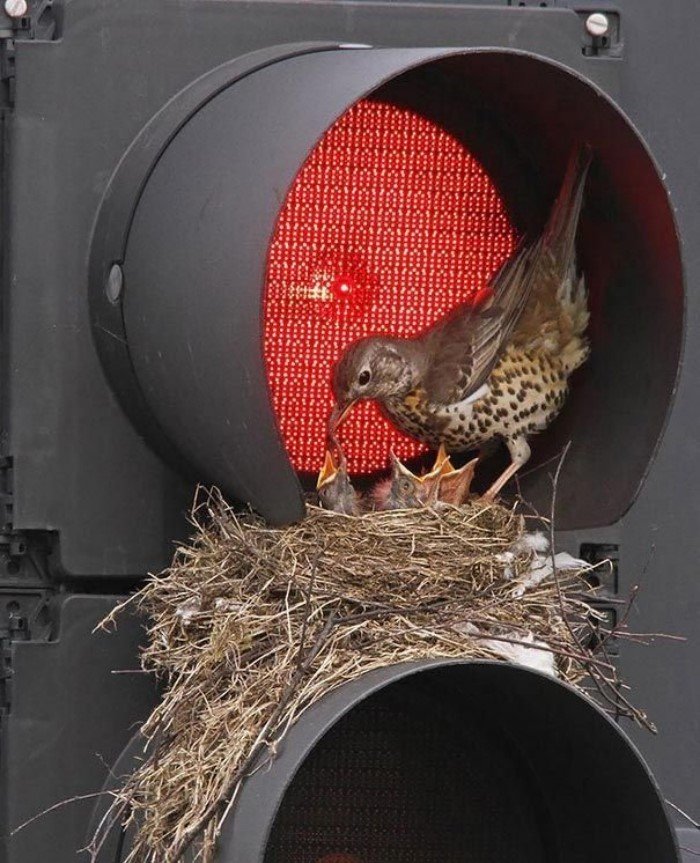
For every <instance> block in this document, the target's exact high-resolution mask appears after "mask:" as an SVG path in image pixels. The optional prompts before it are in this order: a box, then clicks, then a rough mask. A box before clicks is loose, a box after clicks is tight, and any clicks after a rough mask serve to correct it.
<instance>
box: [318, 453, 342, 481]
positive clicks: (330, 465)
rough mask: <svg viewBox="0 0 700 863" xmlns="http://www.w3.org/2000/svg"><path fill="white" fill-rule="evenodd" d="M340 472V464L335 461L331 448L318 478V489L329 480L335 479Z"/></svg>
mask: <svg viewBox="0 0 700 863" xmlns="http://www.w3.org/2000/svg"><path fill="white" fill-rule="evenodd" d="M337 473H338V466H337V465H336V463H335V462H334V461H333V454H332V453H331V451H330V450H326V457H325V459H324V460H323V465H322V466H321V470H320V471H319V472H318V479H317V480H316V489H319V488H321V486H322V485H325V484H326V483H327V482H330V481H331V480H333V479H335V477H336V475H337Z"/></svg>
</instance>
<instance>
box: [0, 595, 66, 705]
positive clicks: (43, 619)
mask: <svg viewBox="0 0 700 863" xmlns="http://www.w3.org/2000/svg"><path fill="white" fill-rule="evenodd" d="M54 595H55V591H53V590H50V589H46V588H44V589H42V588H28V589H17V588H12V587H0V717H2V716H3V715H7V714H8V713H10V712H11V709H12V674H13V669H12V657H13V652H14V645H15V644H16V643H17V642H18V641H34V642H36V641H41V642H49V641H51V640H52V639H54V638H56V635H57V628H58V621H57V619H56V610H57V609H56V606H55V604H54V603H53V602H52V598H53V597H54Z"/></svg>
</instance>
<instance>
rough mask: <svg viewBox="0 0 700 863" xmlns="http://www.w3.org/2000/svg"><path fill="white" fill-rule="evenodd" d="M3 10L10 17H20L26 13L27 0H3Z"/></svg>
mask: <svg viewBox="0 0 700 863" xmlns="http://www.w3.org/2000/svg"><path fill="white" fill-rule="evenodd" d="M5 12H7V14H8V15H9V16H10V18H21V17H22V16H23V15H26V14H27V0H5Z"/></svg>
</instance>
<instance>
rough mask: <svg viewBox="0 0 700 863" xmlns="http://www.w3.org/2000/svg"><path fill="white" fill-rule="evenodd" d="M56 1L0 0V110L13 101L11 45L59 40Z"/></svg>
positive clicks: (13, 49)
mask: <svg viewBox="0 0 700 863" xmlns="http://www.w3.org/2000/svg"><path fill="white" fill-rule="evenodd" d="M58 5H59V4H58V2H57V0H5V2H3V0H0V84H1V85H2V86H1V87H0V110H3V109H4V110H7V109H11V108H12V106H13V105H14V102H15V44H16V43H17V42H20V41H24V40H28V39H40V40H42V41H45V42H51V41H53V40H54V39H58V38H59V32H58V29H59V27H58V24H59V17H58Z"/></svg>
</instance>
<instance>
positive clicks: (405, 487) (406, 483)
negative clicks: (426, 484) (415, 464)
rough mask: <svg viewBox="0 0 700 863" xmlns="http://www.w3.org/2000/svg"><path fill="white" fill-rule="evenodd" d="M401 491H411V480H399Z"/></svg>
mask: <svg viewBox="0 0 700 863" xmlns="http://www.w3.org/2000/svg"><path fill="white" fill-rule="evenodd" d="M401 491H403V492H409V491H411V481H410V480H408V479H402V480H401Z"/></svg>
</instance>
